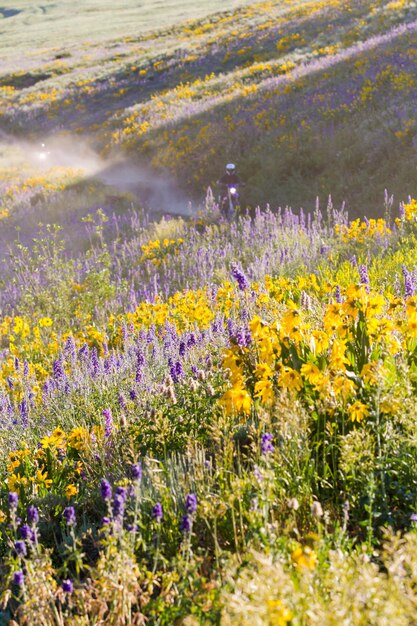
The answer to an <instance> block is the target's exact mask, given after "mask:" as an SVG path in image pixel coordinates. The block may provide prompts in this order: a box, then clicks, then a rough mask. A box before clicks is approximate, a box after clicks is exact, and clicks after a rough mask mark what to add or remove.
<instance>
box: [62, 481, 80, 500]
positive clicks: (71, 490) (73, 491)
mask: <svg viewBox="0 0 417 626" xmlns="http://www.w3.org/2000/svg"><path fill="white" fill-rule="evenodd" d="M77 493H78V487H76V485H73V484H70V485H67V487H66V489H65V495H66V497H67V498H72V496H75V495H77Z"/></svg>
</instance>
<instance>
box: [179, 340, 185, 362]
mask: <svg viewBox="0 0 417 626" xmlns="http://www.w3.org/2000/svg"><path fill="white" fill-rule="evenodd" d="M186 351H187V346H186V343H185V341H182V340H181V341H180V345H179V348H178V354H179V355H180V357H181V358H183V357H184V356H185V353H186Z"/></svg>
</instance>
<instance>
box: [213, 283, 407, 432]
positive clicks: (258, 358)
mask: <svg viewBox="0 0 417 626" xmlns="http://www.w3.org/2000/svg"><path fill="white" fill-rule="evenodd" d="M297 282H299V281H285V279H284V280H283V279H278V280H276V281H274V280H273V279H271V278H267V280H266V285H267V286H268V291H269V293H263V294H262V295H260V296H258V304H259V303H261V304H262V307H263V313H264V314H265V318H267V319H268V318H269V319H268V321H265V319H261V317H260V316H259V315H255V316H254V317H253V318H252V320H251V321H250V323H249V327H250V331H251V337H252V343H251V345H250V346H249V347H239V346H237V345H233V346H231V347H230V348H229V349H228V350H226V352H225V355H224V362H223V366H224V369H225V371H226V373H227V374H228V377H229V380H230V387H229V388H228V389H226V391H225V393H224V394H223V397H222V398H221V400H220V405H221V406H222V407H223V409H224V410H225V412H226V413H227V414H233V413H238V412H243V413H246V414H247V413H249V412H250V410H251V408H252V406H253V404H254V403H256V402H260V404H261V405H263V406H268V405H271V403H272V402H273V401H274V398H275V397H276V396H277V394H278V393H279V392H281V391H285V392H286V393H290V394H299V393H300V394H303V397H304V398H305V399H308V398H311V397H315V398H319V399H321V401H323V402H324V403H325V405H326V406H333V407H334V408H336V407H338V410H340V411H342V412H343V413H345V414H346V415H347V416H348V418H349V420H350V422H352V423H355V422H356V423H358V424H360V423H361V422H362V421H363V420H364V419H365V418H366V417H368V416H369V414H370V412H371V408H372V407H370V406H368V404H367V403H366V390H367V389H368V390H370V388H372V387H373V386H375V385H380V386H381V385H382V386H384V380H386V373H387V367H388V368H390V369H391V370H392V363H393V361H394V357H395V355H396V354H398V353H399V352H401V351H402V352H403V353H404V354H408V353H412V351H413V350H414V347H415V340H416V338H417V297H415V296H414V297H410V298H408V299H407V301H406V302H405V306H404V305H403V306H400V305H401V304H402V301H400V300H399V299H396V298H393V297H392V296H383V295H381V294H380V293H377V292H370V293H368V292H367V290H366V288H365V287H364V286H363V285H353V284H352V285H350V286H348V287H347V288H346V289H344V290H343V291H342V294H343V302H341V303H338V302H330V303H329V304H327V305H325V306H323V307H322V310H321V314H319V315H317V311H315V312H314V314H313V313H310V312H309V311H308V310H305V309H302V308H301V307H299V306H297V305H296V304H295V302H294V301H293V300H291V299H290V298H289V296H290V295H293V294H294V293H295V291H296V289H295V287H296V284H297ZM285 283H287V285H285ZM299 284H304V283H303V281H301V282H299ZM256 287H258V288H259V286H256ZM311 288H312V290H313V292H316V293H317V289H318V285H317V284H316V285H312V286H311ZM323 289H324V290H326V289H327V286H326V285H325V286H324V287H323ZM285 292H286V293H285ZM277 302H278V303H279V304H278V306H277ZM360 390H365V396H364V397H362V396H360V398H358V397H357V394H358V393H359V391H360ZM397 408H398V403H397V402H396V401H395V398H392V402H391V401H388V398H385V399H384V401H383V403H381V406H380V411H381V412H386V413H392V412H395V411H396V409H397Z"/></svg>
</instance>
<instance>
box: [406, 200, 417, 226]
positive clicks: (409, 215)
mask: <svg viewBox="0 0 417 626" xmlns="http://www.w3.org/2000/svg"><path fill="white" fill-rule="evenodd" d="M403 208H404V218H405V220H406V221H407V222H414V221H415V220H416V218H417V200H414V198H413V199H412V200H411V201H410V202H408V203H407V204H404V207H403Z"/></svg>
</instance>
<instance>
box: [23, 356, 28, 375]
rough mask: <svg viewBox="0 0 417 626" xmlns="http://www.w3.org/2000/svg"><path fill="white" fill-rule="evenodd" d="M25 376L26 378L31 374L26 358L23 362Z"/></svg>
mask: <svg viewBox="0 0 417 626" xmlns="http://www.w3.org/2000/svg"><path fill="white" fill-rule="evenodd" d="M23 376H24V377H25V378H27V377H28V376H29V363H28V362H27V361H26V360H25V361H24V362H23Z"/></svg>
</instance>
